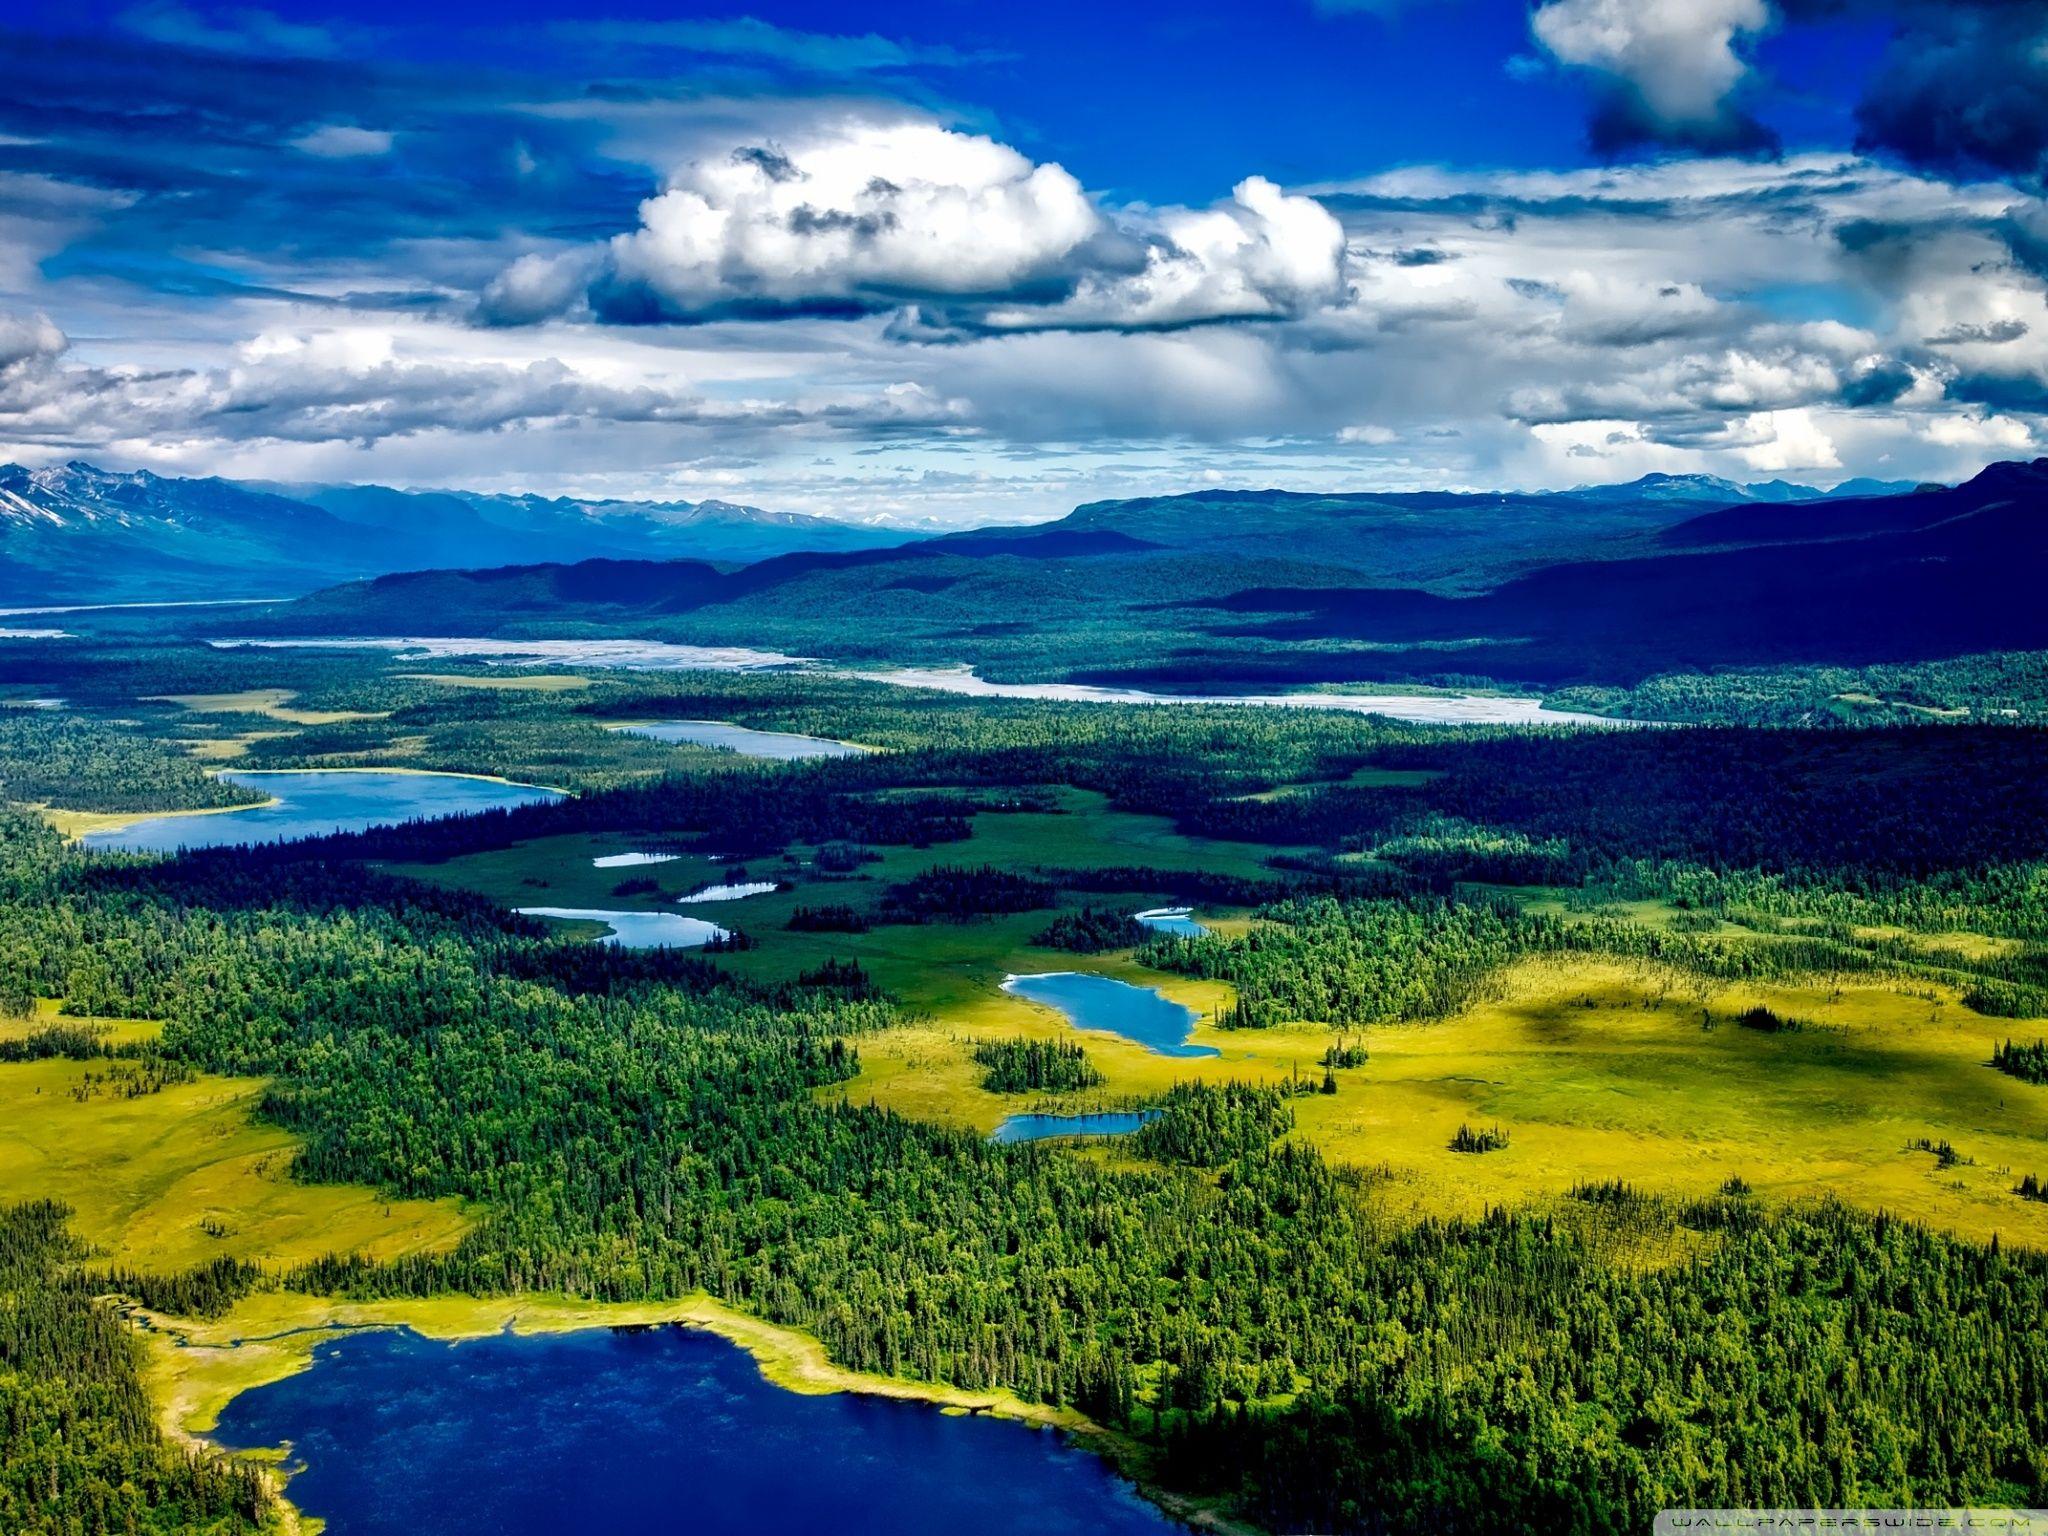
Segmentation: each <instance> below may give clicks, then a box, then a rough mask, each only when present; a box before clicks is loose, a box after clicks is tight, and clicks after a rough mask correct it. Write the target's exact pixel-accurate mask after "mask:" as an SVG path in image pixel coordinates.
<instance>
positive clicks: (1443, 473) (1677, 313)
mask: <svg viewBox="0 0 2048 1536" xmlns="http://www.w3.org/2000/svg"><path fill="white" fill-rule="evenodd" d="M429 10H430V8H427V7H421V6H418V5H416V4H415V5H411V6H400V5H396V4H360V3H359V4H356V5H352V6H319V7H313V6H303V7H302V6H291V7H279V8H269V9H265V8H258V7H252V6H224V7H223V6H206V5H202V4H197V3H187V0H144V3H141V4H125V5H108V6H87V7H84V8H81V7H79V6H77V5H64V6H58V5H55V4H47V3H44V0H28V3H26V4H22V3H19V0H18V3H17V4H16V5H15V6H14V7H12V8H11V9H10V11H9V21H8V23H7V24H6V27H5V30H4V31H0V69H4V70H5V71H6V77H7V78H8V79H9V81H10V89H9V91H8V92H7V93H6V94H5V96H4V97H0V456H4V457H8V458H14V459H18V460H23V461H28V462H43V461H50V460H56V459H63V458H69V457H84V458H90V459H93V460H95V461H98V462H103V463H110V464H118V465H128V466H137V467H149V468H154V469H158V470H160V471H163V472H166V473H222V474H230V475H236V476H241V477H249V478H273V479H281V480H302V479H322V480H339V479H349V480H382V481H386V482H391V483H399V484H412V485H431V484H462V485H474V486H478V487H480V488H491V489H521V490H525V489H530V490H539V491H546V492H558V491H569V492H580V493H591V494H613V495H630V496H674V497H687V498H690V499H696V498H699V497H703V496H709V495H717V496H724V497H728V498H731V499H741V500H748V501H754V502H758V503H760V504H763V505H773V506H783V507H791V508H801V509H804V510H813V511H823V512H829V513H836V514H839V515H844V516H850V517H858V518H894V519H908V520H917V521H934V522H944V523H958V522H968V521H988V520H1004V519H1010V518H1027V517H1040V516H1049V515H1054V514H1057V513H1059V512H1062V511H1064V510H1066V509H1067V508H1068V507H1070V506H1071V505H1073V504H1074V503H1075V502H1078V501H1082V500H1087V499H1091V498H1093V497H1097V496H1103V495H1116V494H1132V493H1139V492H1150V491H1170V490H1179V489H1186V488H1190V487H1193V486H1198V485H1205V484H1218V483H1225V484H1259V485H1265V484H1271V485H1284V486H1292V487H1300V488H1313V487H1342V488H1350V489H1369V488H1372V487H1375V486H1383V487H1388V488H1398V487H1410V486H1420V485H1457V486H1478V485H1500V484H1516V485H1557V484H1573V483H1579V482H1583V481H1599V480H1615V479H1625V478H1630V477H1632V476H1633V475H1636V474H1640V473H1643V472H1644V471H1646V470H1650V469H1659V470H1673V471H1684V470H1699V471H1703V472H1712V473H1719V474H1727V475H1731V476H1734V477H1736V478H1752V479H1753V478H1769V477H1773V476H1779V475H1783V476H1787V477H1790V478H1796V479H1803V480H1811V481H1818V482H1831V481H1834V480H1839V479H1842V478H1846V477H1848V476H1851V475H1862V474H1875V475H1881V476H1885V477H1887V478H1919V477H1932V476H1941V477H1948V476H1954V475H1959V474H1963V473H1967V472H1969V471H1970V470H1972V469H1974V468H1975V467H1977V466H1978V465H1981V464H1982V463H1983V462H1986V461H1987V460H1989V459H1993V458H2001V457H2014V456H2020V455H2031V454H2033V453H2035V452H2038V451H2040V447H2039V444H2040V440H2041V434H2042V431H2043V421H2044V414H2048V312H2044V304H2043V292H2044V282H2043V275H2042V274H2043V273H2044V272H2048V212H2044V208H2043V204H2042V200H2041V180H2040V175H2041V165H2042V157H2043V149H2044V146H2048V81H2044V80H2043V79H2042V78H2041V75H2042V71H2043V68H2044V66H2043V63H2042V60H2043V59H2044V58H2048V48H2044V47H2043V44H2044V42H2048V3H2039V0H1952V3H1942V4H1937V3H1935V0H1539V3H1537V4H1534V5H1530V4H1524V3H1507V0H1320V3H1319V0H1268V3H1265V4H1261V5H1256V6H1252V5H1245V6H1205V7H1200V8H1187V7H1172V8H1169V7H1162V6H1154V5H1144V4H1126V5H1117V6H1104V5H1099V4H1098V5H1090V6H1080V5H1064V4H1038V5H1033V6H991V5H985V4H969V3H965V0H930V3H925V4H902V5H871V6H866V7H852V6H847V5H845V4H838V5H824V4H764V5H753V6H745V7H740V8H705V9H695V8H685V7H677V6H674V5H667V6H654V5H646V4H642V5H632V4H620V5H606V6H604V7H602V8H601V9H595V8H590V7H584V8H575V9H572V8H570V7H568V6H565V5H560V4H557V5H552V6H551V5H546V4H541V3H536V0H510V3H506V4H494V5H492V6H489V7H482V6H476V7H466V6H461V5H453V6H449V5H443V6H437V7H433V8H431V14H430V15H427V14H426V13H427V12H429Z"/></svg>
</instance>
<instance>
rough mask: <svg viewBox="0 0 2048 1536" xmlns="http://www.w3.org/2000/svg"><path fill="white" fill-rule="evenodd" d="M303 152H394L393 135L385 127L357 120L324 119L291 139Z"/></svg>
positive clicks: (333, 155) (356, 155)
mask: <svg viewBox="0 0 2048 1536" xmlns="http://www.w3.org/2000/svg"><path fill="white" fill-rule="evenodd" d="M291 146H292V148H293V149H296V150H298V151H299V152H300V153H301V154H307V155H317V156H319V157H320V158H321V159H323V160H352V159H360V158H364V157H368V156H373V155H388V154H390V153H391V135H390V134H389V133H387V132H385V131H384V130H383V129H381V128H359V127H357V126H356V125H355V124H354V123H322V124H321V125H320V126H319V127H317V128H315V129H312V130H311V131H310V132H307V133H302V134H300V135H299V136H298V137H297V138H295V139H293V140H292V141H291Z"/></svg>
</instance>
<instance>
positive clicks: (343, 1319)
mask: <svg viewBox="0 0 2048 1536" xmlns="http://www.w3.org/2000/svg"><path fill="white" fill-rule="evenodd" d="M130 1316H131V1317H133V1318H134V1319H135V1320H136V1321H137V1323H138V1324H139V1325H140V1326H141V1328H142V1330H143V1334H142V1337H143V1339H144V1341H145V1345H146V1348H147V1356H146V1364H145V1366H144V1371H143V1380H144V1384H145V1386H146V1387H147V1388H148V1390H149V1393H150V1397H151V1400H152V1402H153V1403H154V1404H155V1405H156V1408H157V1416H158V1422H159V1424H160V1426H161V1427H162V1429H163V1431H164V1433H165V1434H166V1435H168V1436H169V1437H170V1438H171V1439H173V1440H174V1441H176V1442H177V1443H179V1444H182V1445H186V1446H190V1447H194V1448H203V1449H207V1450H221V1449H223V1448H222V1447H221V1446H219V1445H218V1444H217V1442H215V1441H214V1440H212V1439H211V1438H210V1436H211V1434H212V1432H213V1431H214V1429H215V1428H216V1426H217V1425H218V1424H219V1422H220V1416H221V1413H222V1412H223V1410H225V1408H226V1407H227V1405H228V1403H229V1402H230V1401H232V1400H233V1399H234V1398H235V1397H237V1396H239V1395H240V1394H241V1393H243V1392H247V1391H250V1390H253V1389H255V1388H257V1387H262V1386H268V1385H270V1384H271V1383H273V1382H277V1381H282V1380H285V1379H286V1378H288V1377H290V1376H293V1375H296V1374H297V1373H298V1372H300V1371H303V1370H308V1369H310V1368H311V1367H312V1365H313V1352H314V1350H315V1348H316V1347H317V1346H318V1345H319V1344H320V1343H322V1342H323V1341H325V1340H328V1339H332V1338H335V1337H337V1336H339V1335H341V1334H343V1333H346V1332H353V1331H356V1330H361V1329H378V1328H410V1329H412V1330H413V1331H414V1332H415V1333H418V1334H420V1335H422V1336H423V1337H425V1338H429V1339H435V1340H440V1341H443V1342H449V1343H459V1342H461V1341H463V1340H465V1339H477V1338H486V1337H490V1336H494V1335H498V1334H503V1333H512V1334H515V1335H520V1336H531V1335H540V1334H550V1333H569V1332H575V1331H578V1330H581V1329H588V1328H618V1327H644V1326H651V1325H659V1324H672V1325H677V1326H681V1327H688V1328H696V1329H701V1330H702V1331H704V1332H707V1333H713V1334H716V1335H717V1336H718V1337H719V1338H722V1339H724V1340H725V1341H726V1342H727V1343H729V1344H732V1345H733V1346H735V1347H736V1348H739V1349H742V1350H744V1351H746V1353H747V1354H748V1355H749V1356H750V1357H751V1358H752V1359H753V1361H754V1364H755V1366H756V1367H757V1368H758V1369H759V1370H760V1372H761V1375H762V1378H763V1379H764V1380H766V1381H767V1382H769V1383H770V1384H772V1385H774V1386H776V1387H779V1388H781V1389H782V1390H784V1391H787V1392H798V1393H802V1394H804V1395H806V1396H823V1395H826V1394H829V1393H834V1392H854V1393H860V1394H863V1395H865V1396H870V1397H886V1398H893V1399H897V1400H899V1401H909V1402H922V1403H927V1404H929V1405H931V1406H932V1407H934V1408H937V1409H938V1410H939V1411H941V1412H944V1413H954V1414H987V1415H990V1416H993V1417H998V1418H1004V1419H1010V1420H1014V1421H1016V1422H1018V1423H1023V1424H1029V1425H1032V1426H1034V1427H1036V1428H1040V1429H1049V1430H1055V1431H1057V1432H1059V1433H1061V1434H1063V1435H1065V1436H1067V1437H1068V1438H1069V1439H1070V1440H1072V1441H1073V1442H1074V1443H1075V1444H1076V1445H1077V1446H1079V1447H1080V1448H1082V1449H1084V1450H1086V1451H1088V1452H1090V1453H1092V1454H1094V1455H1097V1456H1100V1457H1101V1458H1102V1459H1103V1460H1104V1461H1106V1462H1107V1463H1108V1464H1109V1465H1110V1466H1111V1468H1113V1469H1114V1470H1115V1471H1116V1473H1117V1474H1118V1475H1119V1476H1121V1477H1123V1478H1124V1479H1125V1480H1126V1481H1128V1482H1130V1483H1131V1484H1132V1485H1133V1486H1134V1487H1135V1488H1136V1489H1137V1490H1138V1491H1139V1492H1140V1493H1142V1494H1143V1495H1144V1496H1145V1497H1146V1498H1147V1499H1149V1500H1151V1501H1152V1502H1153V1503H1154V1504H1156V1505H1158V1506H1159V1507H1160V1508H1161V1509H1162V1510H1164V1511H1165V1512H1166V1513H1167V1514H1168V1515H1170V1516H1172V1517H1173V1518H1174V1519H1176V1520H1179V1521H1182V1522H1184V1523H1185V1524H1187V1525H1190V1526H1192V1527H1194V1528H1196V1529H1199V1530H1207V1531H1216V1532H1220V1533H1224V1536H1256V1533H1257V1529H1258V1528H1257V1527H1254V1526H1250V1525H1247V1524H1244V1523H1243V1522H1240V1521H1237V1520H1234V1519H1232V1518H1230V1517H1229V1516H1227V1515H1225V1514H1223V1513H1222V1512H1221V1511H1219V1510H1217V1509H1215V1508H1213V1507H1211V1506H1209V1505H1207V1504H1205V1503H1203V1502H1201V1501H1198V1500H1193V1499H1189V1498H1187V1497H1184V1496H1181V1495H1177V1494H1174V1493H1172V1492H1171V1491H1169V1490H1167V1489H1164V1488H1162V1487H1160V1486H1158V1485H1157V1483H1156V1482H1154V1481H1153V1480H1152V1464H1151V1457H1150V1455H1149V1453H1147V1452H1146V1451H1145V1450H1144V1449H1143V1448H1142V1447H1141V1446H1139V1445H1138V1444H1137V1443H1136V1442H1135V1441H1133V1440H1130V1439H1128V1438H1127V1437H1125V1436H1123V1435H1119V1434H1117V1433H1115V1432H1113V1431H1111V1430H1108V1429H1105V1428H1104V1427H1102V1426H1101V1425H1099V1424H1097V1423H1095V1422H1094V1421H1093V1420H1091V1419H1089V1418H1088V1417H1087V1416H1086V1415H1084V1414H1082V1413H1080V1412H1079V1411H1078V1410H1075V1409H1071V1408H1056V1407H1052V1406H1050V1405H1047V1404H1044V1403H1033V1402H1029V1401H1027V1400H1025V1399H1024V1398H1021V1397H1018V1396H1017V1395H1016V1394H1015V1393H1012V1392H1007V1391H967V1390H965V1389H962V1388H959V1387H953V1386H948V1385H946V1384H944V1383H941V1382H925V1381H916V1380H912V1379H910V1378H908V1377H901V1376H884V1375H878V1374H875V1373H872V1372H866V1371H855V1370H850V1369H848V1368H846V1367H844V1366H841V1365H839V1364H837V1363H835V1362H834V1361H833V1360H832V1359H831V1357H830V1356H829V1355H828V1354H827V1353H826V1350H825V1346H824V1345H823V1344H822V1343H821V1342H819V1340H818V1339H817V1338H815V1337H814V1336H813V1335H811V1334H809V1333H806V1332H804V1331H803V1330H801V1329H797V1328H789V1327H784V1326H781V1325H779V1324H776V1323H770V1322H766V1321H764V1320H762V1319H760V1318H757V1317H754V1316H752V1315H751V1314H749V1313H746V1312H741V1311H739V1310H737V1309H735V1308H733V1307H730V1306H728V1305H726V1304H725V1303H723V1302H721V1301H719V1300H717V1299H716V1298H715V1297H713V1296H710V1295H708V1294H706V1293H703V1292H697V1293H694V1294H692V1295H689V1296H684V1297H680V1298H677V1299H676V1300H673V1301H653V1302H591V1301H583V1300H579V1299H577V1298H574V1297H569V1296H557V1295H523V1296H509V1297H470V1296H457V1295H448V1296H436V1297H429V1298H422V1299H413V1300H384V1301H368V1302H359V1301H345V1300H338V1299H334V1298H327V1297H318V1296H308V1295H301V1294H296V1293H289V1292H281V1291H271V1292H264V1293H260V1294H258V1295H255V1296H251V1297H249V1298H247V1299H245V1300H244V1301H243V1302H241V1303H240V1304H239V1305H237V1306H236V1307H235V1308H234V1309H233V1310H232V1311H231V1312H229V1313H228V1314H227V1315H226V1316H225V1317H223V1318H220V1319H218V1320H215V1321H211V1322H192V1321H187V1320H184V1319H178V1318H171V1317H165V1316H161V1315H157V1314H152V1313H147V1312H143V1311H140V1310H139V1309H138V1310H135V1311H132V1312H131V1313H130ZM233 1454H238V1455H243V1456H245V1457H248V1458H249V1459H251V1460H253V1461H255V1462H256V1463H257V1464H258V1465H263V1466H266V1467H274V1466H275V1464H276V1462H277V1461H278V1460H281V1458H278V1457H274V1456H273V1455H271V1454H270V1453H269V1452H268V1451H267V1450H266V1449H258V1450H255V1451H253V1452H251V1451H246V1450H245V1451H239V1452H234V1453H233ZM269 1475H270V1476H271V1477H272V1479H273V1486H274V1487H275V1488H276V1489H277V1491H278V1496H279V1502H280V1508H281V1510H282V1511H283V1513H284V1516H285V1520H286V1524H287V1528H288V1529H291V1530H296V1531H308V1532H312V1531H317V1529H318V1522H317V1521H312V1520H308V1519H307V1518H306V1517H305V1516H304V1515H303V1514H302V1512H300V1511H298V1510H297V1509H296V1508H295V1507H293V1506H292V1505H291V1504H290V1501H289V1498H288V1496H287V1493H286V1484H287V1479H286V1478H285V1476H284V1475H283V1474H282V1473H280V1472H278V1471H275V1470H272V1471H271V1472H270V1474H269Z"/></svg>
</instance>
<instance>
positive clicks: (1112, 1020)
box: [1003, 971, 1217, 1056]
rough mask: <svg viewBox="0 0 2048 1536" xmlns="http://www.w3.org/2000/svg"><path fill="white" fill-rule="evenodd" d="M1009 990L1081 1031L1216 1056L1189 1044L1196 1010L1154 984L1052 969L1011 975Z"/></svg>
mask: <svg viewBox="0 0 2048 1536" xmlns="http://www.w3.org/2000/svg"><path fill="white" fill-rule="evenodd" d="M1003 990H1004V991H1005V992H1010V993H1014V994H1015V995H1016V996H1018V997H1022V998H1028V999H1030V1000H1031V1001H1032V1002H1034V1003H1043V1004H1045V1006H1046V1007H1048V1008H1057V1009H1058V1010H1059V1011H1060V1012H1061V1013H1063V1014H1065V1015H1066V1016H1067V1022H1069V1023H1070V1024H1072V1025H1073V1026H1074V1027H1075V1028H1076V1029H1102V1030H1107V1031H1109V1033H1111V1034H1113V1035H1122V1036H1123V1037H1124V1038H1125V1039H1126V1040H1133V1041H1136V1042H1137V1043H1138V1044H1139V1045H1142V1046H1144V1047H1145V1049H1146V1050H1148V1051H1156V1052H1157V1053H1158V1054H1159V1055H1161V1056H1214V1055H1215V1054H1217V1053H1216V1049H1215V1047H1213V1046H1207V1045H1190V1044H1188V1032H1189V1031H1190V1030H1192V1029H1193V1028H1194V1027H1195V1012H1194V1010H1193V1009H1192V1008H1185V1007H1182V1006H1181V1005H1180V1004H1179V1003H1176V1002H1174V1001H1173V1000H1172V999H1171V998H1166V997H1162V996H1160V995H1159V994H1158V993H1157V992H1155V991H1153V990H1152V989H1151V988H1150V987H1134V986H1132V985H1131V984H1130V983H1129V982H1127V981H1117V980H1114V979H1113V978H1111V977H1108V976H1097V975H1094V974H1092V973H1090V972H1087V971H1052V972H1048V973H1046V974H1044V975H1039V976H1011V977H1008V978H1006V979H1005V980H1004V982H1003Z"/></svg>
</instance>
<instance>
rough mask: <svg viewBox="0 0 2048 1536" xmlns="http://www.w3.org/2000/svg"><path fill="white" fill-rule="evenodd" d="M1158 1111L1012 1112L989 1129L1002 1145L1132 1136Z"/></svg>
mask: <svg viewBox="0 0 2048 1536" xmlns="http://www.w3.org/2000/svg"><path fill="white" fill-rule="evenodd" d="M1157 1113H1158V1111H1157V1110H1152V1109H1144V1110H1139V1109H1128V1110H1105V1111H1104V1112H1103V1113H1101V1114H1098V1115H1011V1116H1010V1117H1009V1118H1008V1119H1007V1120H1005V1121H1004V1122H1003V1123H1002V1124H1001V1125H999V1126H997V1127H996V1128H995V1129H994V1130H993V1131H990V1132H989V1136H988V1139H989V1140H990V1141H993V1142H997V1143H999V1144H1002V1145H1012V1144H1014V1143H1017V1142H1020V1141H1051V1140H1054V1139H1056V1138H1059V1137H1063V1136H1128V1135H1130V1134H1131V1132H1133V1131H1135V1130H1136V1129H1137V1128H1138V1127H1139V1126H1141V1125H1143V1124H1144V1123H1145V1122H1146V1121H1147V1120H1150V1119H1151V1118H1152V1117H1153V1116H1154V1115H1156V1114H1157Z"/></svg>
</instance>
